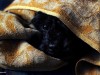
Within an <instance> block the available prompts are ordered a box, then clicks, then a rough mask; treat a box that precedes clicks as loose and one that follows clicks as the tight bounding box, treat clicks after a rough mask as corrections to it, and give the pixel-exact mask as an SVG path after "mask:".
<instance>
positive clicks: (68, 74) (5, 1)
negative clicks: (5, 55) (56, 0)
mask: <svg viewBox="0 0 100 75" xmlns="http://www.w3.org/2000/svg"><path fill="white" fill-rule="evenodd" d="M12 1H13V0H0V10H1V11H3V9H4V8H5V7H6V6H8V5H9V4H10V3H11V2H12ZM72 67H73V68H72ZM74 70H75V68H74V66H73V65H70V66H68V65H67V66H64V67H62V68H60V69H58V70H55V71H49V72H29V71H28V72H25V71H11V70H4V69H0V72H2V71H6V72H7V73H6V75H75V74H74ZM0 75H4V74H0Z"/></svg>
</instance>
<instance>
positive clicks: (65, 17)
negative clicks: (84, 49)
mask: <svg viewBox="0 0 100 75" xmlns="http://www.w3.org/2000/svg"><path fill="white" fill-rule="evenodd" d="M37 11H41V12H44V13H45V14H49V15H52V16H55V17H57V18H59V19H60V20H61V21H62V22H63V23H64V24H65V25H66V26H67V27H68V28H69V29H70V30H71V31H72V32H73V33H74V34H76V36H77V37H79V38H81V39H82V40H83V41H84V42H86V43H87V44H89V45H90V46H91V47H92V48H94V51H90V53H89V54H88V55H87V56H84V57H83V58H82V59H80V60H79V61H77V63H76V67H75V72H76V75H99V74H100V47H99V46H100V39H99V38H100V1H99V0H15V1H14V2H13V3H12V4H11V5H10V6H8V7H7V8H6V9H5V10H4V11H0V40H1V41H0V67H2V68H5V69H13V70H19V69H20V70H24V71H30V70H31V71H50V70H54V69H58V68H60V67H61V66H64V65H65V62H63V61H62V60H60V59H57V58H54V57H51V56H48V55H46V54H45V53H43V52H42V51H39V50H38V49H36V48H35V47H33V46H32V45H30V44H29V43H27V42H26V41H22V40H27V39H29V38H30V37H31V36H33V35H35V34H39V31H38V30H36V29H35V28H33V27H31V24H30V21H31V20H32V19H33V17H34V14H35V13H36V12H37ZM18 15H20V16H21V18H20V17H19V16H18ZM27 25H28V27H27ZM14 39H16V40H17V41H14ZM6 40H8V41H6ZM45 63H47V64H45Z"/></svg>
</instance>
